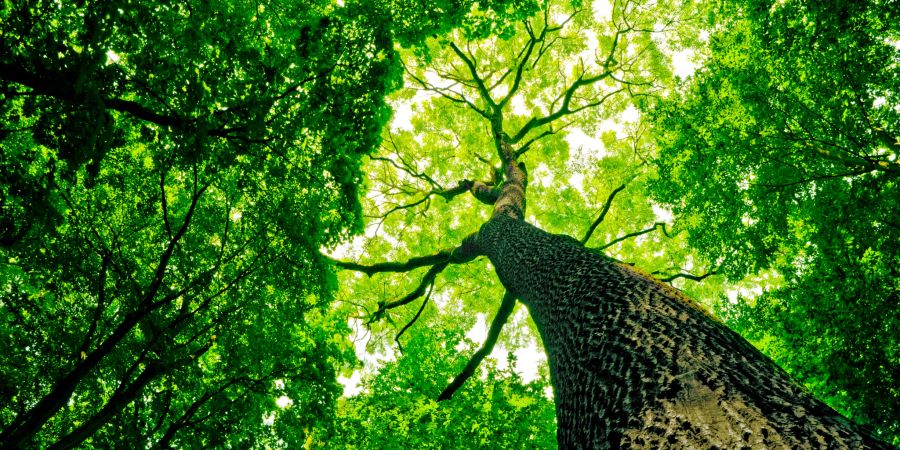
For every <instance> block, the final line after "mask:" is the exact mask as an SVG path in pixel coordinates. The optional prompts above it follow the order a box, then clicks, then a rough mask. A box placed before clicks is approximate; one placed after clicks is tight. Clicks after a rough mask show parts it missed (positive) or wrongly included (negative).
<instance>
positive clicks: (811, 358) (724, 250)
mask: <svg viewBox="0 0 900 450" xmlns="http://www.w3.org/2000/svg"><path fill="white" fill-rule="evenodd" d="M721 23H722V24H723V26H722V27H721V28H719V29H718V31H716V32H714V33H712V35H711V37H710V44H711V45H710V50H709V58H708V60H707V61H706V63H705V64H704V68H703V69H702V70H701V72H700V73H698V74H697V76H696V77H695V78H694V79H693V81H692V82H691V83H690V84H689V85H687V86H685V87H684V89H683V90H682V91H681V95H673V96H672V97H671V98H669V99H667V101H665V102H662V103H661V104H659V105H657V108H656V110H655V113H654V116H655V120H656V123H657V126H656V130H657V134H658V136H659V143H660V147H661V149H660V155H659V158H658V166H659V178H658V180H657V181H656V182H655V183H654V192H655V197H656V199H658V200H660V201H662V202H665V203H666V204H668V205H670V206H671V207H672V209H673V211H674V212H675V214H676V215H677V216H679V217H681V218H682V219H683V222H684V223H685V224H686V228H688V229H689V231H690V241H691V243H692V245H694V246H695V247H696V248H698V249H699V250H700V251H701V252H702V254H703V255H704V256H705V258H706V259H707V260H710V261H717V262H718V263H719V264H720V265H721V267H722V271H723V272H725V273H727V274H728V275H729V276H732V277H741V276H743V275H744V274H746V273H750V272H754V271H757V270H760V269H763V268H767V267H773V268H775V269H776V270H777V271H778V272H779V273H780V274H781V275H782V276H783V277H784V284H783V287H781V288H779V289H775V290H771V291H769V292H766V293H765V294H764V295H763V296H762V297H760V298H757V299H751V300H747V301H741V302H739V303H737V304H735V305H733V306H732V305H730V304H725V305H723V309H722V312H723V314H724V317H726V318H727V319H728V321H729V324H731V325H732V326H734V327H736V329H737V330H738V331H740V332H742V333H745V334H746V335H747V336H748V337H750V338H752V339H753V340H754V341H755V342H756V343H758V344H760V345H761V346H762V347H763V348H764V350H765V351H766V352H767V353H769V354H770V355H772V356H773V357H774V358H775V359H776V361H778V362H779V363H780V364H781V365H783V366H784V367H785V368H786V369H787V370H788V371H789V372H791V373H793V374H795V375H796V376H797V377H798V378H799V379H801V380H802V381H803V382H804V383H805V384H806V385H807V386H808V387H809V388H810V389H811V390H812V391H813V392H814V393H816V394H817V395H818V396H820V397H821V398H823V399H824V400H826V401H827V402H828V403H829V404H831V405H832V406H834V407H836V408H838V409H839V410H841V411H842V412H845V413H846V414H847V415H848V416H849V417H852V418H853V419H854V420H856V421H858V422H861V423H866V424H870V425H872V426H874V427H876V429H877V430H878V432H879V433H880V434H881V435H882V436H883V437H884V438H885V439H888V440H893V442H894V443H896V444H900V391H898V389H897V386H898V383H900V379H898V378H897V374H898V373H900V359H898V349H900V341H898V333H897V330H898V324H900V309H898V308H897V304H898V300H900V285H898V281H897V280H898V279H900V278H898V277H900V272H898V267H900V246H898V243H900V222H898V220H897V217H898V213H900V209H898V204H897V201H896V198H897V197H898V195H900V191H898V189H900V183H898V180H900V179H898V175H900V163H898V157H900V128H898V123H900V116H898V114H900V101H898V98H897V92H898V88H900V85H898V80H900V66H898V62H900V27H898V23H900V8H898V7H897V5H896V3H895V2H844V3H833V2H830V3H821V2H806V1H789V2H769V1H738V2H733V3H732V4H731V10H730V11H728V14H724V15H722V18H721Z"/></svg>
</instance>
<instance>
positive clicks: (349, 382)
mask: <svg viewBox="0 0 900 450" xmlns="http://www.w3.org/2000/svg"><path fill="white" fill-rule="evenodd" d="M337 381H338V383H341V385H343V386H344V397H353V396H355V395H358V394H359V393H360V392H362V386H361V381H362V372H361V371H359V370H354V371H353V373H352V374H351V375H350V377H349V378H347V377H345V376H343V375H341V376H339V377H338V379H337Z"/></svg>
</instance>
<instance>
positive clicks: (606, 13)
mask: <svg viewBox="0 0 900 450" xmlns="http://www.w3.org/2000/svg"><path fill="white" fill-rule="evenodd" d="M612 11H613V8H612V4H611V3H610V2H608V1H607V0H598V1H595V2H591V12H592V13H594V20H596V21H597V22H600V23H603V22H606V21H608V20H609V19H611V18H612Z"/></svg>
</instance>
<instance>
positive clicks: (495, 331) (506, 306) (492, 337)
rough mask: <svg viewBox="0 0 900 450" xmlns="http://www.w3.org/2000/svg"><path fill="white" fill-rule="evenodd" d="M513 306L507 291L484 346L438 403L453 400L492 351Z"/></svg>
mask: <svg viewBox="0 0 900 450" xmlns="http://www.w3.org/2000/svg"><path fill="white" fill-rule="evenodd" d="M515 306H516V297H515V296H513V295H512V294H510V293H509V291H506V293H505V294H503V302H501V303H500V308H499V309H498V310H497V315H496V316H494V320H493V321H491V328H490V329H489V330H488V335H487V339H485V341H484V344H482V346H481V348H479V349H478V351H477V352H475V354H474V355H472V358H471V359H469V362H468V363H466V367H464V368H463V370H462V372H460V373H459V375H457V376H456V378H454V379H453V381H451V382H450V384H449V385H447V387H446V388H444V391H443V392H441V395H439V396H438V401H443V400H450V399H451V398H453V394H455V393H456V391H457V390H459V388H460V387H462V385H463V383H465V382H466V380H468V379H469V378H471V377H472V375H474V374H475V369H477V368H478V366H479V365H480V364H481V361H483V360H484V358H485V356H487V355H490V354H491V351H493V350H494V345H495V344H497V338H499V337H500V331H501V330H502V329H503V325H506V321H507V320H509V316H510V315H511V314H512V312H513V308H514V307H515Z"/></svg>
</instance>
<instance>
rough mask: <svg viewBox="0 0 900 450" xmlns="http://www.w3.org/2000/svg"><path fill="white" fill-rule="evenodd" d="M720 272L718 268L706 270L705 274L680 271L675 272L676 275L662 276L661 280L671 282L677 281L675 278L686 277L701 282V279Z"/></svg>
mask: <svg viewBox="0 0 900 450" xmlns="http://www.w3.org/2000/svg"><path fill="white" fill-rule="evenodd" d="M718 273H719V272H718V270H717V269H713V270H710V271H709V272H706V273H704V274H703V275H694V274H692V273H688V272H679V273H676V274H674V275H670V276H667V277H664V278H660V279H659V281H664V282H666V283H671V282H672V281H675V280H677V279H678V278H686V279H688V280H693V281H698V282H699V281H703V280H705V279H706V278H708V277H711V276H713V275H718Z"/></svg>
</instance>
